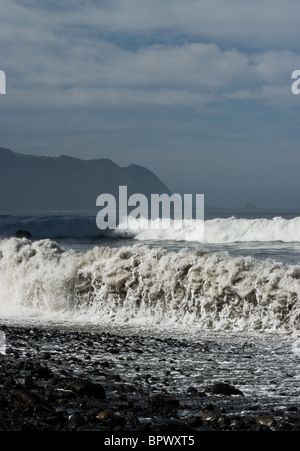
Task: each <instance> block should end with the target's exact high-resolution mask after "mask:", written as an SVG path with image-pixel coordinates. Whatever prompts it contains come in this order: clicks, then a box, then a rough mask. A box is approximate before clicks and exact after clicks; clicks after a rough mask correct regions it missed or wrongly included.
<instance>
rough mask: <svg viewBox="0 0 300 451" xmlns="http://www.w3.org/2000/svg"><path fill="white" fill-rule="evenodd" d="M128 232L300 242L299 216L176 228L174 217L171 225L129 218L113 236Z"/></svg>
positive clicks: (182, 238)
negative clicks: (155, 224)
mask: <svg viewBox="0 0 300 451" xmlns="http://www.w3.org/2000/svg"><path fill="white" fill-rule="evenodd" d="M124 235H125V236H126V235H127V236H128V235H129V236H132V237H134V238H135V239H137V240H140V241H147V240H161V241H163V240H173V241H187V242H200V243H216V244H222V243H234V242H272V241H282V242H300V217H296V218H293V219H284V218H282V217H275V218H273V219H265V218H256V219H238V218H235V217H231V218H216V219H211V220H206V221H204V234H203V230H202V222H201V221H200V225H199V221H196V220H188V221H184V222H183V224H182V227H181V228H178V226H177V224H176V221H173V224H172V227H169V228H163V226H162V227H161V229H159V230H155V229H153V227H152V225H151V221H146V220H145V219H136V220H131V222H130V227H128V230H126V231H123V230H116V231H115V236H124Z"/></svg>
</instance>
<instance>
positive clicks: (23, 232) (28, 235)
mask: <svg viewBox="0 0 300 451" xmlns="http://www.w3.org/2000/svg"><path fill="white" fill-rule="evenodd" d="M15 237H16V238H26V239H28V240H30V239H31V238H32V234H31V233H30V232H28V230H18V231H17V232H16V233H15Z"/></svg>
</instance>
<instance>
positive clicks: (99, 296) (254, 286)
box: [0, 215, 300, 336]
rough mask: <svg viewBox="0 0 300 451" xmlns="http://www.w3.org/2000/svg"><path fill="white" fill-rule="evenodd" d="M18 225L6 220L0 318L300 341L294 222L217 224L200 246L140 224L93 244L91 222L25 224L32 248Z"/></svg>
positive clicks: (95, 233) (31, 219)
mask: <svg viewBox="0 0 300 451" xmlns="http://www.w3.org/2000/svg"><path fill="white" fill-rule="evenodd" d="M18 226H20V217H17V216H9V215H6V216H3V217H2V221H1V226H0V234H1V236H2V240H1V241H0V287H1V291H0V314H1V316H2V317H20V316H25V317H35V318H41V319H44V320H45V319H54V320H55V319H56V320H64V319H67V320H68V321H71V320H72V321H75V322H76V321H82V322H86V323H94V324H99V325H103V324H110V325H113V324H114V325H116V326H120V325H136V326H140V327H150V326H151V327H161V328H163V329H166V328H168V327H171V326H172V327H176V328H181V329H182V330H187V331H191V330H193V331H196V332H197V331H208V330H216V331H217V330H223V331H224V330H228V331H237V330H240V331H247V332H251V331H253V332H254V331H256V332H257V331H259V332H280V333H288V334H291V335H293V336H298V335H299V332H300V321H299V319H300V265H299V243H300V217H293V218H283V217H273V218H235V217H229V218H213V219H210V220H207V221H206V222H205V233H204V236H202V237H201V239H199V240H198V241H197V236H196V235H195V229H194V228H193V227H191V225H189V226H188V227H187V229H186V230H185V231H184V232H182V231H180V230H179V231H178V230H165V231H162V230H152V229H151V228H148V229H145V227H144V229H143V230H142V229H141V228H140V224H133V227H132V228H131V230H129V231H126V232H124V231H121V230H120V231H114V232H111V233H110V235H106V236H105V237H103V236H102V239H101V240H100V241H97V238H99V234H100V232H99V230H98V229H96V228H95V218H93V221H92V218H91V217H89V216H88V217H80V218H78V217H73V216H60V217H53V216H43V217H36V216H27V217H25V218H22V228H27V229H28V230H30V231H31V233H32V234H33V236H34V238H35V239H34V240H33V241H28V240H26V239H17V238H14V237H12V231H13V230H16V229H18V228H20V227H18ZM95 229H96V230H95ZM183 233H184V236H183ZM46 236H48V239H45V237H46ZM62 237H63V238H62ZM149 243H150V244H149Z"/></svg>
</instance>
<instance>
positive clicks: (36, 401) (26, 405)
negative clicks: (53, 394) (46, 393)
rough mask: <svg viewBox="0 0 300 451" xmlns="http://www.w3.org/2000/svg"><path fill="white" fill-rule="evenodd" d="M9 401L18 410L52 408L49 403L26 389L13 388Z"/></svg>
mask: <svg viewBox="0 0 300 451" xmlns="http://www.w3.org/2000/svg"><path fill="white" fill-rule="evenodd" d="M11 402H12V404H13V406H14V408H15V409H20V410H31V409H32V410H35V411H36V410H52V407H51V405H50V404H49V403H48V402H47V401H46V400H45V399H43V398H42V397H41V396H39V395H38V394H37V393H35V392H33V391H30V390H27V389H25V388H24V389H15V390H12V392H11Z"/></svg>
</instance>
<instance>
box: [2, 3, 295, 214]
mask: <svg viewBox="0 0 300 451" xmlns="http://www.w3.org/2000/svg"><path fill="white" fill-rule="evenodd" d="M299 23H300V3H299V1H298V0H285V1H282V0H247V1H246V0H222V1H221V0H103V1H101V0H98V1H96V0H77V1H71V0H64V1H61V0H60V1H58V0H1V4H0V44H1V46H0V70H2V71H4V72H5V74H6V94H5V95H0V147H6V148H9V149H11V150H13V151H14V152H18V153H24V154H33V155H43V156H59V155H70V156H73V157H77V158H81V159H95V158H110V159H111V160H113V161H114V162H115V163H117V164H120V165H121V166H127V165H128V164H132V163H134V164H139V165H142V166H146V167H147V168H148V169H150V170H152V171H153V172H154V173H155V174H156V175H157V176H158V177H159V178H160V179H161V180H162V181H163V182H164V183H165V184H166V185H167V186H168V187H169V189H170V190H171V191H172V192H180V193H182V194H183V193H201V194H204V196H205V203H206V205H209V206H217V207H229V208H232V207H233V208H235V207H243V206H244V205H245V203H246V202H252V203H255V204H256V205H257V207H258V208H286V209H288V208H300V201H299V192H300V189H299V188H300V177H299V168H300V151H299V142H300V95H295V94H293V92H292V90H291V87H292V83H293V81H294V80H292V78H291V76H292V73H293V71H295V70H299V69H300V44H299V39H298V36H299ZM79 182H80V181H79Z"/></svg>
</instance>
